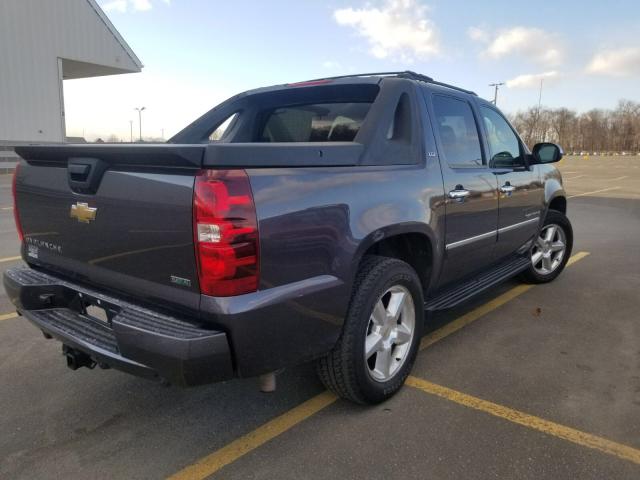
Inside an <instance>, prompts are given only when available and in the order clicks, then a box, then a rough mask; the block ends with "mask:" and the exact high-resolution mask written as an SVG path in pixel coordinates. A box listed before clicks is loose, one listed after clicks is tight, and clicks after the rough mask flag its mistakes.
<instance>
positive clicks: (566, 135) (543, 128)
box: [510, 100, 640, 154]
mask: <svg viewBox="0 0 640 480" xmlns="http://www.w3.org/2000/svg"><path fill="white" fill-rule="evenodd" d="M510 121H511V123H512V124H513V126H514V127H515V128H516V130H518V132H519V133H520V135H521V136H522V139H523V140H524V142H525V143H526V144H527V145H529V147H530V148H531V147H532V146H533V145H534V144H536V143H538V142H554V143H557V144H559V145H560V146H562V148H563V149H564V151H565V152H566V153H580V152H589V153H594V152H597V153H600V154H603V153H622V152H627V153H634V154H637V153H640V103H638V102H633V101H631V100H620V101H619V102H618V105H617V107H616V108H615V109H614V110H603V109H593V110H589V111H588V112H584V113H576V112H575V111H573V110H569V109H567V108H546V107H532V108H529V109H528V110H526V111H520V112H517V113H516V114H514V115H510Z"/></svg>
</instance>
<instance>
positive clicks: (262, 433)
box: [169, 391, 338, 480]
mask: <svg viewBox="0 0 640 480" xmlns="http://www.w3.org/2000/svg"><path fill="white" fill-rule="evenodd" d="M337 398H338V397H336V396H335V395H334V394H333V393H331V392H328V391H324V392H322V393H320V394H319V395H316V396H315V397H313V398H312V399H310V400H307V401H306V402H304V403H302V404H300V405H298V406H297V407H295V408H292V409H291V410H289V411H288V412H285V413H283V414H282V415H280V416H279V417H276V418H274V419H273V420H270V421H268V422H267V423H265V424H264V425H262V426H260V427H258V428H256V429H255V430H253V431H252V432H249V433H248V434H246V435H243V436H242V437H240V438H238V439H237V440H234V441H233V442H231V443H230V444H228V445H227V446H225V447H222V448H221V449H220V450H217V451H215V452H213V453H212V454H211V455H207V456H206V457H204V458H202V459H201V460H199V461H198V462H197V463H194V464H193V465H190V466H188V467H186V468H185V469H183V470H180V471H179V472H178V473H176V474H174V475H172V476H170V477H169V480H192V479H196V478H197V479H201V478H206V477H208V476H210V475H213V474H214V473H216V472H217V471H218V470H220V469H221V468H222V467H224V466H225V465H228V464H230V463H233V462H235V461H236V460H237V459H238V458H240V457H242V456H243V455H244V454H246V453H249V452H250V451H252V450H254V449H256V448H258V447H259V446H260V445H264V444H265V443H267V442H268V441H269V440H271V439H272V438H275V437H277V436H278V435H280V434H281V433H284V432H286V431H287V430H289V429H290V428H292V427H293V426H295V425H297V424H298V423H300V422H302V421H303V420H306V419H307V418H309V417H310V416H312V415H313V414H315V413H317V412H319V411H320V410H322V409H323V408H326V407H328V406H329V405H331V404H332V403H333V402H335V401H336V400H337Z"/></svg>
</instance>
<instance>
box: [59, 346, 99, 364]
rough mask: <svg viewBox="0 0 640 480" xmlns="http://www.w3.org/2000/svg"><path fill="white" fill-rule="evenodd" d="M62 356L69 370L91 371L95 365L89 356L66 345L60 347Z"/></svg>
mask: <svg viewBox="0 0 640 480" xmlns="http://www.w3.org/2000/svg"><path fill="white" fill-rule="evenodd" d="M62 354H63V355H64V356H65V358H66V359H67V367H69V368H70V369H71V370H77V369H79V368H82V367H87V368H88V369H93V368H94V367H95V366H96V365H97V362H96V361H95V360H93V359H92V358H91V357H90V356H89V355H87V354H86V353H84V352H81V351H80V350H76V349H75V348H71V347H69V346H67V345H62Z"/></svg>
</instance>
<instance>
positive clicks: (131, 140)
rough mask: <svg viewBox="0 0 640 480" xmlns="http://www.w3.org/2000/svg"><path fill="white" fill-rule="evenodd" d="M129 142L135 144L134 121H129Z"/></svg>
mask: <svg viewBox="0 0 640 480" xmlns="http://www.w3.org/2000/svg"><path fill="white" fill-rule="evenodd" d="M129 142H130V143H133V120H129Z"/></svg>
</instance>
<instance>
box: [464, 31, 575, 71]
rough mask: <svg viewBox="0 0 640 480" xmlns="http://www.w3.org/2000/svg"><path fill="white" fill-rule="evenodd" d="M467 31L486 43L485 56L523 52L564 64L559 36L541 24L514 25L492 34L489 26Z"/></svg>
mask: <svg viewBox="0 0 640 480" xmlns="http://www.w3.org/2000/svg"><path fill="white" fill-rule="evenodd" d="M467 35H468V36H469V37H470V38H471V39H472V40H474V41H478V42H481V43H484V44H485V47H484V50H483V52H482V56H484V57H487V58H492V59H496V60H497V59H500V58H503V57H507V56H511V55H519V56H522V57H525V58H524V60H526V61H529V60H532V61H535V62H536V63H539V64H541V65H546V66H555V65H559V64H561V63H562V61H563V60H564V56H565V51H564V50H565V49H564V45H563V44H562V41H561V40H560V38H559V36H558V35H557V34H554V33H550V32H547V31H545V30H542V29H540V28H529V27H513V28H509V29H503V30H500V31H498V32H497V33H496V34H491V33H490V32H488V31H487V30H485V29H482V28H479V27H472V28H470V29H469V30H467Z"/></svg>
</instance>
